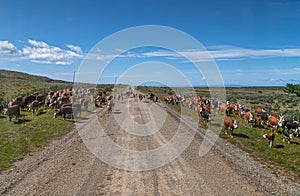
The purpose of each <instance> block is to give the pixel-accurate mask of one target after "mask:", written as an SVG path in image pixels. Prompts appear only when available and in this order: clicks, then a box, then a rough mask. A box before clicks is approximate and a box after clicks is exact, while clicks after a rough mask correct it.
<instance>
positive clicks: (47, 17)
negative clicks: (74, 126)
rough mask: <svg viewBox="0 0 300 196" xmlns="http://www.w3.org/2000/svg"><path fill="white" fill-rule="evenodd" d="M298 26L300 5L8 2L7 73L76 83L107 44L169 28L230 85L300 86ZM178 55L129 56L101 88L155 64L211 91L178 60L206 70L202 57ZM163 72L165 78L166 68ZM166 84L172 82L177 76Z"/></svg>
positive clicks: (0, 9) (149, 50)
mask: <svg viewBox="0 0 300 196" xmlns="http://www.w3.org/2000/svg"><path fill="white" fill-rule="evenodd" d="M299 24H300V1H297V0H293V1H292V0H291V1H287V0H286V1H283V0H282V1H279V0H265V1H259V0H257V1H256V0H252V1H247V0H245V1H240V0H237V1H233V0H229V1H217V0H215V1H214V0H213V1H200V0H199V1H195V0H194V1H174V0H172V1H170V0H167V1H156V0H153V1H149V0H136V1H133V0H129V1H126V0H124V1H114V0H112V1H100V0H99V1H94V0H85V1H60V0H52V1H43V0H28V1H25V0H22V1H21V0H20V1H11V0H7V1H6V0H1V1H0V69H7V70H14V71H22V72H26V73H31V74H36V75H45V76H48V77H50V78H55V79H63V80H68V81H71V80H72V74H73V72H74V71H77V70H78V69H79V67H80V65H81V63H82V62H83V60H84V59H85V58H86V56H87V54H88V53H89V52H90V51H91V50H92V48H93V47H95V46H96V45H97V43H98V42H99V41H101V40H102V39H104V38H105V37H107V36H110V35H111V34H113V33H116V32H118V31H120V30H123V29H126V28H130V27H135V26H140V25H163V26H167V27H171V28H175V29H178V30H180V31H183V32H185V33H187V34H189V35H190V36H192V37H194V38H195V39H197V40H198V41H199V42H200V43H201V44H202V45H203V46H204V47H205V48H206V49H207V51H208V53H209V54H210V55H211V57H212V58H213V59H214V61H215V62H216V64H217V66H218V68H219V70H220V73H221V75H222V78H223V80H224V83H225V84H226V85H242V86H255V85H263V86H269V85H272V86H273V85H285V84H286V83H300V37H299V35H300V25H299ZM99 50H101V48H100V49H99ZM115 50H121V51H122V50H124V48H122V46H121V45H120V46H119V47H118V46H117V47H116V48H115ZM187 51H189V52H187ZM176 52H177V53H176ZM176 52H174V51H169V50H168V49H162V48H155V47H144V48H140V49H133V50H130V51H122V55H121V57H116V59H115V60H114V61H113V62H112V63H111V64H110V66H109V68H108V69H107V70H106V72H105V74H107V75H104V76H103V77H102V79H101V81H100V82H106V83H107V82H108V83H110V82H114V81H115V80H116V78H118V77H120V75H122V73H124V72H125V71H126V70H127V69H129V68H130V67H132V66H134V65H136V64H138V63H142V62H147V61H148V62H149V61H150V62H151V61H155V62H163V63H167V64H170V65H172V66H174V67H175V68H176V70H179V71H180V72H182V73H183V74H184V75H186V77H187V78H189V79H190V80H191V83H192V84H193V85H195V86H197V85H203V84H205V82H206V80H207V77H205V74H204V75H201V74H200V73H197V72H195V70H194V68H193V66H192V63H191V62H187V61H186V60H184V58H182V57H180V56H179V55H187V56H188V57H190V58H191V59H192V61H195V62H202V63H204V64H205V62H206V61H205V58H203V55H202V51H198V50H195V49H194V48H186V50H185V51H176ZM178 53H179V54H178ZM107 55H109V54H107ZM147 66H151V64H149V63H148V64H147ZM207 66H209V65H207ZM154 67H155V66H154ZM156 69H157V68H156ZM166 70H167V69H166ZM156 71H157V70H156ZM145 72H147V74H148V75H151V74H156V73H157V72H154V70H153V73H151V72H150V70H147V71H145ZM160 72H161V73H165V72H164V69H163V68H162V69H161V70H160ZM135 74H136V73H135ZM140 74H141V75H143V74H146V73H144V72H141V73H140ZM163 77H168V78H169V79H172V74H168V73H165V74H163ZM173 81H174V84H173V85H178V81H177V82H175V81H176V79H173Z"/></svg>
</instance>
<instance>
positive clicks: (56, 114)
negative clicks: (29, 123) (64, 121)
mask: <svg viewBox="0 0 300 196" xmlns="http://www.w3.org/2000/svg"><path fill="white" fill-rule="evenodd" d="M60 113H61V110H60V109H59V110H58V111H57V112H56V113H54V118H57V117H58V115H59V114H60Z"/></svg>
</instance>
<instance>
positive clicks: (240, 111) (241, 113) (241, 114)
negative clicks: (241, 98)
mask: <svg viewBox="0 0 300 196" xmlns="http://www.w3.org/2000/svg"><path fill="white" fill-rule="evenodd" d="M244 114H245V111H244V109H242V108H240V109H239V110H238V117H239V118H242V117H243V116H244Z"/></svg>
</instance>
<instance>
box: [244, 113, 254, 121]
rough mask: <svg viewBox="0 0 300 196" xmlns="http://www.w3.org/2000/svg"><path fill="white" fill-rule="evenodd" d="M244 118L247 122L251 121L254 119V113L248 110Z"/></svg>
mask: <svg viewBox="0 0 300 196" xmlns="http://www.w3.org/2000/svg"><path fill="white" fill-rule="evenodd" d="M244 120H245V122H246V123H247V124H249V123H251V122H252V120H253V114H252V113H251V112H250V111H248V112H246V113H245V114H244Z"/></svg>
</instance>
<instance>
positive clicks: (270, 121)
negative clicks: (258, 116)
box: [268, 116, 284, 131]
mask: <svg viewBox="0 0 300 196" xmlns="http://www.w3.org/2000/svg"><path fill="white" fill-rule="evenodd" d="M283 121H284V119H283V116H281V117H280V119H279V120H278V119H277V117H275V116H270V117H269V118H268V125H269V126H272V127H273V128H274V129H275V130H276V131H277V128H278V126H279V127H281V126H282V123H283Z"/></svg>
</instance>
